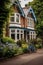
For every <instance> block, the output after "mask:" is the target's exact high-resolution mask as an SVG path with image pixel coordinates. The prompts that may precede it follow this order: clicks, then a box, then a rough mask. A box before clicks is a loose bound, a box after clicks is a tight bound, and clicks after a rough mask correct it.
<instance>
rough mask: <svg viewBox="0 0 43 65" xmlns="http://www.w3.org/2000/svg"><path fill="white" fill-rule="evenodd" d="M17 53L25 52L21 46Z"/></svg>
mask: <svg viewBox="0 0 43 65" xmlns="http://www.w3.org/2000/svg"><path fill="white" fill-rule="evenodd" d="M17 54H18V55H19V54H23V49H22V48H21V47H19V49H18V52H17Z"/></svg>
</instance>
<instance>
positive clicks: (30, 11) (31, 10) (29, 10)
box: [28, 6, 36, 21]
mask: <svg viewBox="0 0 43 65" xmlns="http://www.w3.org/2000/svg"><path fill="white" fill-rule="evenodd" d="M28 12H29V13H32V15H33V17H34V20H35V21H36V16H35V13H34V11H33V9H32V7H31V6H30V8H29V9H28Z"/></svg>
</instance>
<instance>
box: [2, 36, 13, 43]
mask: <svg viewBox="0 0 43 65" xmlns="http://www.w3.org/2000/svg"><path fill="white" fill-rule="evenodd" d="M2 42H3V43H6V42H9V43H14V40H13V39H11V38H9V37H4V38H2Z"/></svg>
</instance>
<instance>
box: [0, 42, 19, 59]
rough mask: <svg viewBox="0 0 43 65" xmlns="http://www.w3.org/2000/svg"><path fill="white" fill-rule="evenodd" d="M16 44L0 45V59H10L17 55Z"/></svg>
mask: <svg viewBox="0 0 43 65" xmlns="http://www.w3.org/2000/svg"><path fill="white" fill-rule="evenodd" d="M18 48H19V47H18V46H17V44H16V43H15V44H10V43H9V44H1V45H0V58H2V57H12V56H15V55H16V54H17V51H18Z"/></svg>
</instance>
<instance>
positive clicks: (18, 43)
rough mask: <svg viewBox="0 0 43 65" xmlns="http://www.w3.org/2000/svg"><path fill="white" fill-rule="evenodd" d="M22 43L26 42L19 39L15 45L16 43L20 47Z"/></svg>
mask: <svg viewBox="0 0 43 65" xmlns="http://www.w3.org/2000/svg"><path fill="white" fill-rule="evenodd" d="M22 44H27V43H26V42H25V41H24V40H19V41H17V45H18V46H19V47H21V46H22Z"/></svg>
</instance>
